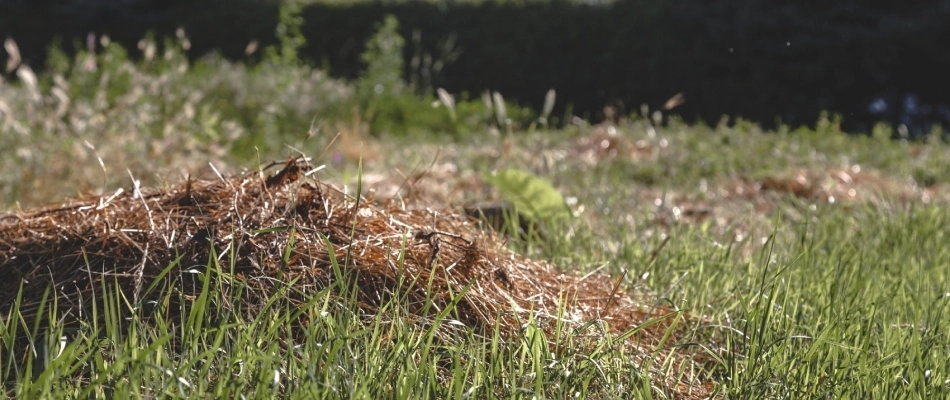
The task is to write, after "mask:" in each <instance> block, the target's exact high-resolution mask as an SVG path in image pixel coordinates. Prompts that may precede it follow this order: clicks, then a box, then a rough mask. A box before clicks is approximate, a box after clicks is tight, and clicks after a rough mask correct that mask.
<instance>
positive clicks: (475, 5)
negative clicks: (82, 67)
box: [0, 0, 950, 136]
mask: <svg viewBox="0 0 950 400" xmlns="http://www.w3.org/2000/svg"><path fill="white" fill-rule="evenodd" d="M281 4H282V2H280V1H276V0H258V1H253V0H228V1H223V0H196V1H176V0H163V1H158V0H45V1H44V0H29V1H27V0H0V37H2V38H12V39H14V40H15V42H16V43H17V44H18V46H19V53H20V57H21V60H20V62H21V63H22V64H24V65H28V66H30V67H31V68H32V69H33V70H35V71H37V73H40V71H43V70H45V69H48V68H49V61H50V60H49V54H50V49H51V48H57V49H59V51H61V52H62V53H65V55H66V56H67V58H72V57H74V56H75V54H77V53H78V52H82V51H88V50H94V49H95V47H97V46H99V47H101V43H99V40H98V38H101V37H102V36H103V35H106V36H107V37H108V38H110V39H111V41H112V42H115V43H118V44H120V45H121V46H122V47H123V48H125V49H128V50H129V57H130V58H133V59H136V58H141V57H143V56H144V52H142V51H138V50H136V49H137V48H139V47H141V46H140V44H141V43H140V42H141V40H142V39H143V38H154V40H155V42H156V43H157V46H158V49H159V51H161V48H162V46H163V45H169V44H170V43H173V42H175V43H177V42H176V40H180V39H181V38H182V37H184V35H187V38H188V41H189V43H188V46H186V48H184V49H183V53H184V55H185V56H186V57H187V58H188V59H190V60H192V61H195V60H198V59H201V58H203V57H208V56H209V54H216V55H217V56H218V57H222V58H224V59H227V60H231V61H241V62H243V63H246V64H248V65H254V64H255V63H260V62H261V61H262V59H265V58H266V57H267V54H266V53H265V52H264V51H261V49H264V48H266V47H267V46H271V45H276V44H279V43H281V33H282V32H284V33H286V29H287V27H286V26H284V25H282V22H281V21H282V20H281ZM295 7H296V11H295V14H293V15H295V16H299V17H300V18H302V20H301V23H300V24H297V25H296V26H291V28H294V29H299V33H300V34H301V35H302V37H303V38H305V42H304V43H302V46H300V47H299V52H298V53H297V54H295V55H294V56H296V57H298V58H299V59H300V60H301V61H302V62H303V63H305V64H307V65H311V66H313V67H315V68H317V69H320V70H322V71H324V72H326V73H328V74H329V75H330V76H331V77H333V78H336V79H342V80H345V81H352V80H355V79H357V78H358V77H360V76H361V74H364V72H365V70H366V68H367V66H368V64H369V63H368V62H367V60H366V59H365V57H362V55H363V54H364V52H365V48H366V46H367V41H368V39H369V38H370V37H371V36H372V35H373V34H374V33H375V32H377V31H378V29H379V27H380V23H381V21H383V20H384V16H386V15H392V16H394V17H395V19H396V20H397V21H398V26H397V27H396V28H395V29H396V32H398V34H399V36H400V37H401V38H402V39H403V41H404V42H403V43H402V44H403V46H402V47H401V49H400V50H401V52H402V57H403V62H402V64H401V66H400V67H401V69H402V75H403V76H402V78H403V80H404V82H406V83H407V84H408V86H407V87H408V88H410V90H412V91H413V92H415V93H417V94H420V95H428V96H435V93H436V89H437V88H444V89H445V90H446V91H447V92H448V93H452V94H454V95H455V96H456V97H457V98H458V99H459V100H460V101H462V100H465V99H479V98H480V97H481V96H482V94H483V93H485V92H486V91H490V92H498V93H500V94H502V95H504V97H505V99H506V100H508V101H509V102H510V103H512V104H519V105H521V106H524V107H526V108H530V109H533V110H540V109H541V108H542V107H543V104H544V101H545V93H547V92H548V90H549V89H555V90H556V92H557V98H558V102H557V105H556V106H555V108H554V109H553V110H552V112H551V115H552V116H553V117H552V118H551V122H552V123H553V124H556V125H564V124H565V123H568V122H569V121H568V119H570V118H571V117H572V116H574V115H576V116H579V117H581V118H583V119H587V120H590V121H594V122H597V121H602V120H604V119H612V118H618V117H622V116H624V115H630V114H639V113H641V110H642V105H646V106H647V107H648V108H649V109H650V110H654V109H659V108H662V107H663V106H664V104H665V105H667V106H672V105H677V107H675V109H674V110H673V113H675V114H678V115H680V116H681V117H682V118H683V119H685V120H687V121H690V122H693V121H703V122H705V123H708V124H716V123H717V122H719V121H720V120H721V119H722V118H723V116H729V117H739V118H743V119H745V120H750V121H753V122H756V123H760V124H762V125H764V126H774V125H776V124H788V125H793V126H795V125H802V124H804V125H813V124H814V123H815V121H817V120H818V119H819V115H820V113H822V112H823V111H827V112H828V113H829V114H830V115H838V116H840V123H841V124H842V128H843V129H844V130H846V131H849V132H869V131H870V130H871V129H872V127H873V125H874V123H876V122H879V121H885V122H887V123H890V124H893V126H895V127H897V126H900V125H903V127H904V129H905V130H904V131H902V132H905V134H907V135H911V136H914V135H924V134H926V133H928V132H930V131H931V130H932V129H933V128H934V126H935V125H936V124H942V126H944V127H946V126H950V79H948V78H947V74H948V73H950V23H948V21H950V1H948V0H922V1H916V2H912V3H900V2H868V1H856V0H843V1H833V2H763V1H754V0H721V1H708V0H666V1H658V0H616V1H609V0H521V1H507V0H498V1H492V0H467V1H359V0H357V1H348V0H318V1H302V2H299V1H298V2H296V3H295ZM284 21H285V22H286V18H285V20H284ZM291 25H293V24H291ZM281 26H284V27H283V28H282V27H281ZM282 29H283V31H282ZM176 32H177V37H178V39H175V38H176ZM182 32H184V35H183V34H182ZM165 38H171V39H172V41H166V40H165ZM285 39H286V38H285ZM90 46H91V47H90ZM8 58H9V54H8V53H7V52H0V63H3V64H5V63H7V62H8ZM5 74H6V75H7V76H6V78H7V79H16V78H15V73H14V72H13V71H11V70H6V72H5ZM677 94H681V97H678V98H677V99H674V100H678V101H673V104H668V100H670V99H671V98H672V97H674V96H675V95H677ZM683 100H685V102H684V101H683ZM680 103H681V104H680Z"/></svg>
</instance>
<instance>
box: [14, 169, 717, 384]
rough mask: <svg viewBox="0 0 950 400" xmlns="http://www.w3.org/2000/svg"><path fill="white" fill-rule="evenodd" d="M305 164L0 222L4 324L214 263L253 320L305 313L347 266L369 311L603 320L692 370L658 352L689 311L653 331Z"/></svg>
mask: <svg viewBox="0 0 950 400" xmlns="http://www.w3.org/2000/svg"><path fill="white" fill-rule="evenodd" d="M308 169H309V168H308V166H307V165H306V164H305V163H303V162H298V161H296V160H295V161H289V162H288V163H287V164H286V165H284V166H283V168H282V169H280V170H279V171H278V172H276V173H274V174H272V175H271V176H269V177H265V176H264V175H263V174H261V175H257V174H251V175H248V176H235V177H230V178H221V179H217V180H208V181H193V180H188V181H186V182H184V183H181V184H179V185H177V186H174V187H172V188H170V189H167V190H158V191H151V192H148V191H142V190H139V189H138V188H135V189H133V190H131V191H130V192H121V191H120V192H119V193H116V194H115V195H113V196H110V197H102V198H91V199H82V200H74V201H72V202H71V203H68V204H66V205H64V206H61V207H57V208H46V209H39V210H27V211H18V212H15V213H11V214H6V215H0V305H2V307H3V310H0V311H2V312H3V313H4V314H5V315H8V313H9V311H8V310H9V309H10V308H11V307H12V306H13V304H15V302H16V301H17V299H16V297H17V296H18V293H21V296H22V298H21V299H20V301H21V304H20V313H21V316H22V318H24V319H25V320H26V321H33V320H34V318H36V317H37V315H36V314H37V313H38V310H40V309H41V308H40V303H41V302H42V300H43V298H44V297H45V295H44V293H47V290H49V289H50V288H53V290H54V292H52V293H54V295H55V296H56V299H57V304H58V314H60V315H59V316H58V318H60V320H61V321H64V322H65V323H67V324H70V323H72V324H75V323H77V322H78V321H79V320H81V319H82V318H83V315H88V314H89V311H88V307H89V305H90V304H89V302H90V301H91V300H92V298H93V297H94V293H96V288H98V287H101V285H103V283H106V284H109V283H112V282H115V283H117V284H118V287H119V288H121V290H122V292H123V295H124V296H125V298H126V299H128V300H129V301H131V304H132V305H133V307H140V306H145V305H147V304H149V303H150V300H154V299H153V298H154V297H156V296H157V294H156V293H154V292H155V291H154V290H152V291H150V290H149V288H150V287H154V286H152V283H153V282H155V281H156V280H166V281H167V282H166V284H167V285H170V286H172V287H174V289H173V290H176V291H180V292H181V294H182V296H179V297H180V298H182V299H185V300H181V301H187V299H189V298H194V296H196V295H197V293H198V292H200V291H201V283H200V281H199V280H198V279H196V278H192V279H186V278H187V276H189V274H187V273H185V272H186V271H188V270H192V269H201V268H206V267H207V266H208V265H209V264H210V263H209V260H210V259H211V258H217V259H218V260H219V265H221V267H220V268H221V269H222V270H223V271H227V272H226V273H228V274H231V280H227V281H225V282H224V284H225V285H227V284H229V282H231V283H233V282H236V280H239V281H240V282H241V284H242V285H244V290H245V291H246V294H245V295H244V300H243V303H244V304H242V305H241V307H242V309H243V310H245V311H246V312H252V313H253V311H254V310H255V308H259V307H261V306H263V304H264V303H265V302H266V299H267V298H268V297H269V294H271V293H274V292H275V290H276V289H277V287H278V285H281V284H283V282H294V286H295V287H296V288H297V290H294V291H291V292H290V293H291V294H290V295H289V297H290V298H289V300H290V301H291V302H297V304H298V305H299V304H304V303H306V301H307V298H306V294H307V293H315V292H317V291H319V290H320V289H322V288H327V287H328V286H329V285H331V284H332V283H333V282H334V280H335V279H339V274H340V273H341V270H342V271H343V272H344V273H345V274H351V276H355V279H356V281H355V284H356V291H357V292H356V296H355V298H356V301H357V305H358V307H359V308H360V310H361V311H362V312H363V313H365V314H366V315H372V314H373V313H374V312H375V311H377V309H378V308H379V307H380V305H381V304H384V302H386V301H389V300H390V299H392V298H394V297H395V296H400V297H401V298H403V299H405V300H406V304H407V309H408V311H409V312H410V314H411V315H415V316H417V317H419V319H420V320H429V321H430V322H431V318H432V316H434V315H435V314H436V313H438V312H439V311H440V310H442V309H444V307H446V306H448V305H449V304H450V303H454V307H455V310H454V312H453V313H452V314H451V316H452V318H453V319H458V321H460V322H461V323H463V324H464V325H465V326H467V327H469V328H470V329H474V330H475V331H476V332H478V333H480V334H486V335H487V334H490V333H491V332H492V331H493V330H494V328H495V326H496V325H497V326H498V329H499V331H500V333H501V335H503V336H505V337H510V338H511V337H516V336H517V335H518V334H519V332H521V329H522V328H523V326H522V325H523V323H524V322H525V321H528V320H534V321H538V322H539V323H541V324H542V328H543V329H545V330H548V331H549V330H550V329H553V327H554V326H555V325H556V324H553V323H550V322H551V321H554V320H556V319H558V318H560V319H561V321H562V322H566V323H562V324H560V325H561V326H567V327H575V328H577V327H580V326H581V325H582V324H585V323H588V322H591V321H605V322H607V326H609V327H610V331H612V332H615V333H622V332H630V331H631V330H633V329H636V328H638V327H639V330H637V331H636V334H635V335H630V336H631V338H630V340H627V341H626V342H625V343H627V344H628V345H632V346H633V347H632V348H635V349H637V351H636V352H634V353H633V354H634V356H635V357H643V358H644V359H646V358H647V357H654V356H655V355H656V354H661V355H662V357H661V358H662V359H663V361H664V362H660V363H657V364H668V362H670V361H673V362H674V363H676V364H679V363H683V362H686V363H691V362H692V361H690V358H689V357H687V356H681V355H678V354H676V353H674V352H669V351H666V350H663V351H659V352H657V349H656V347H657V346H659V345H660V343H661V342H662V341H664V340H675V338H673V339H671V338H669V337H664V335H667V334H669V333H670V332H671V330H669V329H668V328H669V327H670V324H672V323H673V321H674V320H676V319H677V318H681V315H679V314H676V313H672V314H669V315H672V317H670V318H660V322H659V323H655V321H657V318H655V317H657V316H660V315H665V314H667V313H669V311H668V310H665V309H662V308H647V307H644V306H643V305H642V304H640V303H639V302H637V301H636V300H635V298H633V297H631V296H630V295H629V294H626V293H624V291H622V290H617V289H618V286H617V284H616V282H614V281H613V280H611V279H610V278H609V277H607V276H602V275H590V276H585V277H578V276H573V275H567V274H562V273H558V272H557V271H556V270H554V269H553V268H552V267H551V266H549V265H547V264H544V263H541V262H536V261H532V260H529V259H527V258H525V257H522V256H519V255H517V254H514V253H513V252H511V251H510V250H508V249H506V248H505V247H503V246H502V245H501V244H500V243H499V241H498V240H496V239H495V237H494V235H491V234H486V233H485V232H483V231H480V230H478V229H476V228H474V225H473V224H472V222H471V221H470V220H469V219H468V218H467V217H465V216H463V215H454V214H444V213H440V212H437V211H433V210H428V209H426V210H407V209H406V208H405V207H404V206H396V205H389V206H385V205H383V206H380V205H373V204H369V203H367V202H360V201H359V199H357V198H354V197H352V196H348V195H346V194H344V193H343V192H341V191H340V190H339V189H336V188H334V187H332V186H330V185H328V184H325V183H323V182H320V181H318V180H314V179H311V178H309V177H306V176H305V174H304V172H305V171H307V170H308ZM232 259H233V262H232V261H231V260H232ZM333 260H336V268H334V264H333V262H332V261H333ZM334 269H336V271H334ZM354 272H355V274H354ZM345 274H344V275H345ZM190 275H191V276H193V275H194V274H190ZM401 281H402V283H401ZM406 282H410V283H406ZM225 289H227V288H225ZM21 290H22V292H21ZM397 291H398V292H399V293H397ZM460 293H462V294H461V296H459V294H460ZM453 294H454V295H453ZM453 297H454V298H453ZM152 303H154V302H152ZM427 304H428V306H427ZM217 307H225V308H227V307H232V305H228V304H220V305H217ZM84 310H85V311H84ZM426 313H427V314H429V315H423V314H426ZM529 314H530V318H529ZM650 320H652V321H654V323H650V324H644V322H645V321H650ZM545 321H548V322H549V323H548V324H547V325H544V324H543V323H544V322H545ZM303 323H305V322H303ZM578 329H579V328H578ZM579 331H580V330H579ZM593 331H599V330H597V329H593V330H590V329H588V330H586V331H583V332H590V333H589V334H590V335H598V333H594V332H593ZM575 332H577V331H575ZM599 332H601V333H600V335H602V334H603V333H602V332H603V331H599ZM548 337H554V335H549V336H548ZM594 339H595V340H597V339H598V338H594ZM666 344H667V345H669V344H670V343H666ZM671 357H672V359H671ZM655 361H656V360H655ZM687 369H694V368H687ZM697 369H698V368H697ZM684 378H686V377H683V376H680V377H678V378H659V377H658V379H659V380H661V381H664V382H657V383H660V384H662V385H663V386H665V387H668V388H672V389H673V390H674V391H678V390H677V389H675V388H677V387H679V388H681V389H685V388H683V386H684V383H683V382H682V381H681V379H684ZM693 378H695V377H693ZM671 379H672V381H671ZM694 385H695V382H694V383H693V384H692V385H689V384H687V385H686V386H693V387H692V390H691V391H690V392H691V393H690V395H691V396H692V395H696V394H699V393H696V392H695V390H696V387H695V386H694ZM701 391H702V390H700V392H701Z"/></svg>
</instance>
